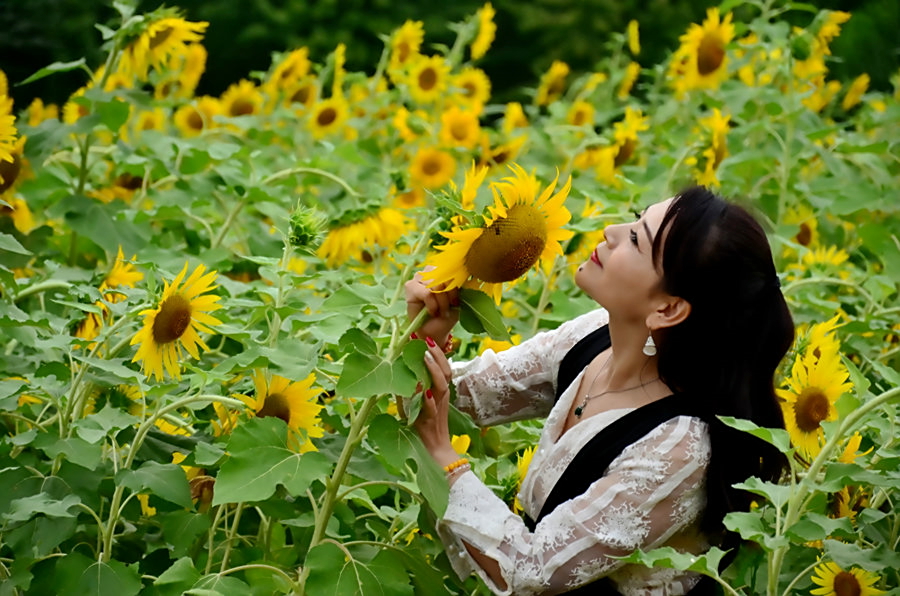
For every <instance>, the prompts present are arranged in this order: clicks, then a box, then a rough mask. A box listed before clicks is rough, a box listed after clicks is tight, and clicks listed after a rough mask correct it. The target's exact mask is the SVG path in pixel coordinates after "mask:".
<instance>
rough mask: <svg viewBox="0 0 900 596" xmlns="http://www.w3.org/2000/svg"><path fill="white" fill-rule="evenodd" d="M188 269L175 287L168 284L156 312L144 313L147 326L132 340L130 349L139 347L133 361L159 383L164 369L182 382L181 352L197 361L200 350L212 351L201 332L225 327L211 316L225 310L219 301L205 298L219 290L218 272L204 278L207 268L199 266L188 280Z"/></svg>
mask: <svg viewBox="0 0 900 596" xmlns="http://www.w3.org/2000/svg"><path fill="white" fill-rule="evenodd" d="M187 269H188V264H187V263H185V264H184V268H183V269H182V270H181V272H180V273H179V274H178V275H177V276H176V277H175V279H174V280H173V281H172V283H171V284H169V283H168V282H166V286H165V289H164V290H163V294H162V297H161V298H160V300H159V305H158V306H157V307H156V308H151V309H147V310H144V311H141V313H140V314H141V315H143V316H144V326H143V327H142V328H141V329H140V330H139V331H138V332H137V333H135V335H134V337H133V338H132V339H131V345H135V344H138V349H137V353H135V355H134V358H132V360H131V361H132V362H137V361H141V370H142V371H144V372H145V373H146V374H147V376H150V375H151V374H152V375H154V376H155V377H156V379H157V380H158V381H161V380H162V378H163V368H165V370H166V371H167V372H168V373H169V375H170V376H172V377H175V378H179V379H180V378H181V366H180V363H179V360H180V359H181V348H182V347H183V348H184V349H185V350H187V352H188V353H189V354H190V355H191V356H193V357H194V358H199V357H200V353H199V351H198V350H197V346H200V347H201V348H203V349H204V350H208V349H209V347H208V346H207V345H206V344H205V343H204V342H203V340H202V339H201V338H200V335H199V333H198V331H204V332H207V333H211V332H212V330H211V329H210V328H209V326H211V325H220V324H221V323H222V322H221V321H220V320H218V319H216V318H215V317H213V316H211V315H210V314H209V313H210V312H211V311H214V310H217V309H219V308H222V305H221V304H216V302H218V300H219V298H220V297H219V296H216V295H215V294H206V292H209V291H211V290H213V289H215V288H216V287H218V286H215V285H213V284H214V283H215V279H216V272H215V271H211V272H210V273H207V274H206V275H204V272H205V271H206V267H204V266H203V265H198V266H197V268H196V269H194V272H193V273H191V275H190V277H188V278H187V279H186V280H185V279H184V277H185V274H186V273H187ZM182 280H184V285H183V286H182V285H181V282H182Z"/></svg>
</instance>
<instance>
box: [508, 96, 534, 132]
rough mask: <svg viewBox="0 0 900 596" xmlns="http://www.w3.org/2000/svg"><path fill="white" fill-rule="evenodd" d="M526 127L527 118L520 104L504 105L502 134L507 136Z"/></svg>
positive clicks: (512, 102) (514, 102) (515, 102)
mask: <svg viewBox="0 0 900 596" xmlns="http://www.w3.org/2000/svg"><path fill="white" fill-rule="evenodd" d="M526 126H528V117H527V116H526V115H525V110H524V109H523V108H522V104H520V103H519V102H517V101H511V102H509V103H508V104H506V110H505V111H504V112H503V125H502V130H503V132H504V133H505V134H509V133H511V132H512V131H514V130H515V129H517V128H524V127H526Z"/></svg>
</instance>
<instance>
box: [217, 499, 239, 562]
mask: <svg viewBox="0 0 900 596" xmlns="http://www.w3.org/2000/svg"><path fill="white" fill-rule="evenodd" d="M243 512H244V503H243V502H240V503H238V504H237V505H236V506H235V508H234V519H233V520H231V528H229V530H228V533H227V534H226V536H225V554H224V555H222V565H221V566H220V567H219V573H225V571H226V570H227V569H228V558H229V557H230V556H231V545H232V544H234V537H235V536H236V535H237V530H238V524H239V523H240V522H241V514H242V513H243Z"/></svg>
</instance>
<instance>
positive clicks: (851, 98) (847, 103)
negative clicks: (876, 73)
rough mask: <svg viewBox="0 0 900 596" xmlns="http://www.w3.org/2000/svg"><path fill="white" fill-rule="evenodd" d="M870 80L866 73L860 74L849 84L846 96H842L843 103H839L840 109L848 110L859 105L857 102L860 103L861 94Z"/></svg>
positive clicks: (867, 86)
mask: <svg viewBox="0 0 900 596" xmlns="http://www.w3.org/2000/svg"><path fill="white" fill-rule="evenodd" d="M870 81H871V79H870V78H869V75H868V74H867V73H862V74H861V75H859V76H858V77H856V78H855V79H853V82H852V83H850V88H849V89H847V94H846V95H844V99H843V101H841V108H842V109H843V110H845V111H846V110H849V109H851V108H853V107H854V106H857V105H859V102H860V101H862V96H863V93H865V92H866V90H867V89H868V88H869V82H870Z"/></svg>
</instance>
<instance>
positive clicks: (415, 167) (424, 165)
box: [409, 147, 456, 190]
mask: <svg viewBox="0 0 900 596" xmlns="http://www.w3.org/2000/svg"><path fill="white" fill-rule="evenodd" d="M409 172H410V176H411V177H412V179H413V181H414V182H415V183H417V184H419V185H421V186H423V187H424V188H427V189H429V190H433V189H435V188H440V187H442V186H444V185H445V184H447V182H449V181H450V179H451V178H453V174H455V173H456V159H454V158H453V156H452V155H450V154H449V153H447V152H446V151H441V150H440V149H435V148H434V147H425V148H422V149H419V151H418V152H417V153H416V155H415V156H414V157H413V160H412V163H411V164H410V166H409Z"/></svg>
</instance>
